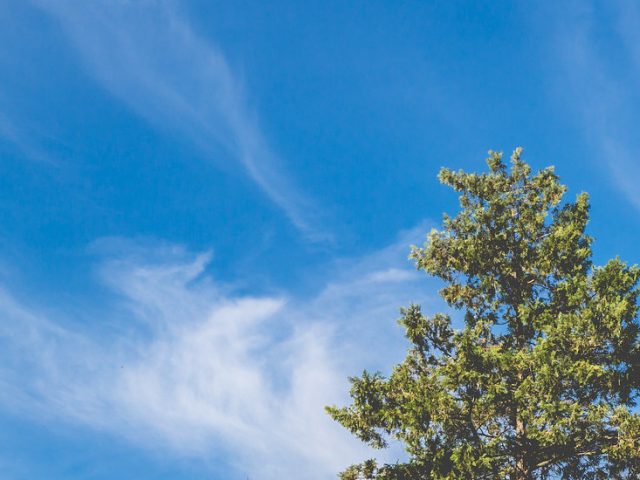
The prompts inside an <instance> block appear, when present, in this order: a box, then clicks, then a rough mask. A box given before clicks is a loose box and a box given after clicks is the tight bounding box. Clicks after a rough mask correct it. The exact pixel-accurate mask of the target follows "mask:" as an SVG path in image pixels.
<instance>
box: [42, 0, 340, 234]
mask: <svg viewBox="0 0 640 480" xmlns="http://www.w3.org/2000/svg"><path fill="white" fill-rule="evenodd" d="M36 4H37V5H39V6H41V7H42V8H44V9H45V10H46V11H48V12H50V13H51V14H52V15H53V16H54V17H55V18H56V19H57V20H58V21H59V22H60V25H61V26H62V28H63V29H64V31H65V32H66V33H67V34H68V36H69V38H70V40H71V43H72V44H73V45H74V47H75V48H76V49H77V51H78V52H79V53H80V54H81V57H82V58H83V59H84V62H85V64H86V65H87V67H88V69H89V71H90V72H91V74H92V75H93V76H94V77H95V78H96V79H97V81H98V82H100V83H101V84H102V85H103V86H104V87H105V88H106V89H108V91H110V92H111V93H112V94H113V95H114V96H116V97H117V98H119V99H121V100H122V101H123V102H124V103H125V104H126V105H128V106H129V107H130V108H132V109H133V110H134V111H135V112H136V113H137V114H139V115H140V116H142V117H143V118H145V119H146V120H148V121H149V122H151V123H152V124H154V125H155V126H157V127H159V128H161V129H164V130H166V131H170V132H174V133H177V134H179V135H180V136H181V137H183V138H186V139H188V140H189V141H190V142H192V143H193V144H194V145H196V146H197V147H199V148H200V149H202V150H203V151H204V152H205V153H206V154H207V155H208V156H209V157H210V158H212V159H213V160H215V161H221V160H220V159H221V158H222V157H229V156H231V157H232V158H233V159H235V160H236V161H237V162H239V164H240V165H241V166H242V168H243V169H244V171H245V172H246V174H247V175H248V176H249V177H250V178H251V179H252V180H253V181H254V182H255V183H256V184H257V185H258V186H259V187H260V188H261V189H262V190H263V191H264V193H265V194H266V195H267V196H268V197H269V198H270V199H271V200H272V201H273V202H274V203H275V204H277V205H278V206H279V207H280V208H281V209H282V210H283V211H284V212H285V214H286V215H287V217H288V218H289V219H290V220H291V222H293V224H294V225H295V226H296V227H297V228H298V229H300V230H301V231H302V232H303V233H304V234H305V235H306V236H307V237H309V238H311V239H314V240H326V239H328V237H329V235H328V234H327V232H326V231H325V228H324V226H323V225H322V219H321V218H320V215H319V209H318V206H317V205H314V203H313V202H312V201H311V200H310V199H309V198H308V196H307V195H305V194H303V193H302V192H301V190H300V189H299V188H297V187H296V186H295V185H294V182H293V181H292V179H291V178H290V176H289V175H288V174H287V173H286V167H285V165H284V162H283V161H282V160H281V159H280V158H279V157H278V156H277V154H275V153H274V152H273V150H272V149H271V147H270V146H269V145H268V142H267V140H266V139H265V137H264V135H263V133H262V131H261V128H260V125H259V121H258V119H257V115H256V113H255V112H254V111H253V110H252V109H251V108H250V106H249V103H248V101H247V98H246V95H245V93H244V91H243V86H242V84H241V82H240V80H239V79H238V78H237V76H236V75H235V74H234V72H233V71H232V69H231V68H230V66H229V63H228V62H227V60H226V58H225V56H224V54H223V52H222V51H221V49H220V48H219V47H218V46H217V45H214V44H213V43H212V42H211V41H209V40H208V39H205V38H203V37H200V36H198V35H197V34H196V33H195V32H194V31H193V29H192V28H191V26H190V25H189V22H188V21H187V20H186V18H185V17H184V16H182V15H181V14H180V13H179V12H178V11H177V10H176V9H175V8H174V6H173V3H170V2H163V1H157V2H156V1H152V2H151V1H143V2H126V1H118V2H69V1H46V0H42V1H36Z"/></svg>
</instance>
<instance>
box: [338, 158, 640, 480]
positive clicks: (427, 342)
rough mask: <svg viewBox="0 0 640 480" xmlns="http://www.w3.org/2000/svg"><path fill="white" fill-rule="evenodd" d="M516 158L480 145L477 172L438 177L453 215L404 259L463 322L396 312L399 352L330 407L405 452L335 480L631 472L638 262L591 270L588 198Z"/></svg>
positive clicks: (637, 469) (636, 470)
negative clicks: (432, 281)
mask: <svg viewBox="0 0 640 480" xmlns="http://www.w3.org/2000/svg"><path fill="white" fill-rule="evenodd" d="M521 151H522V150H521V149H520V148H518V149H516V150H515V152H514V153H513V155H512V157H511V162H512V165H511V168H508V166H507V165H506V164H505V162H504V161H503V159H502V155H501V154H500V153H495V152H489V154H490V156H489V158H488V159H487V163H488V166H489V172H488V173H483V174H475V173H465V172H463V171H457V172H454V171H451V170H448V169H442V170H441V171H440V174H439V179H440V181H441V182H442V183H444V184H446V185H449V186H450V187H452V188H453V189H454V190H455V191H457V192H459V193H460V207H461V209H460V211H459V213H458V214H457V215H456V216H455V217H453V218H450V217H449V216H447V215H445V216H444V221H443V229H442V230H433V231H431V233H429V234H428V237H427V242H426V243H425V245H424V248H417V247H413V248H412V252H411V255H410V256H411V258H413V259H414V260H415V262H416V266H417V268H418V269H421V270H424V271H425V272H426V273H427V274H429V275H433V276H435V277H438V278H440V279H442V280H443V281H444V282H445V285H446V286H445V287H444V288H443V289H442V290H441V292H440V293H441V295H442V297H443V298H444V300H445V301H446V302H447V304H448V305H449V306H450V307H452V308H453V309H458V310H461V311H462V312H463V314H464V322H463V323H462V321H461V325H457V324H456V323H453V324H452V320H451V318H450V317H449V316H448V315H446V314H443V313H436V314H435V315H432V316H427V315H425V314H424V313H423V312H422V311H421V308H420V307H419V306H417V305H411V306H409V307H408V308H405V309H402V311H401V312H402V317H401V319H400V320H399V323H400V324H401V325H402V327H404V329H405V331H406V337H407V339H408V340H409V342H410V349H409V351H408V354H407V356H406V359H405V360H404V361H403V362H402V363H400V364H398V365H396V366H395V367H393V370H392V372H391V373H390V375H388V376H383V375H381V374H380V373H368V372H366V371H365V372H364V373H363V374H362V376H360V377H356V378H352V379H351V384H352V387H351V397H352V404H351V405H350V406H347V407H344V408H338V407H328V408H327V410H328V412H329V414H330V415H331V416H332V417H333V418H334V419H335V420H337V421H338V422H340V423H341V424H342V425H343V426H344V427H346V428H347V429H349V430H350V431H351V432H352V433H353V434H355V435H356V436H357V437H359V438H360V439H361V440H362V441H364V442H366V443H367V444H369V445H371V446H373V447H376V448H384V447H385V446H387V445H388V442H389V441H394V442H400V443H401V444H402V446H403V447H404V449H405V450H406V453H407V459H406V460H405V461H402V462H398V463H394V464H385V465H378V464H377V463H376V461H374V460H369V461H366V462H364V463H362V464H359V465H354V466H351V467H349V468H348V469H347V470H346V471H345V472H343V473H342V474H340V477H341V478H342V479H343V480H356V479H387V480H389V479H421V480H422V479H424V480H426V479H430V480H431V479H432V480H436V479H510V480H532V479H553V478H562V479H580V480H582V479H639V478H640V414H639V410H638V408H637V407H636V402H637V400H638V398H639V396H640V340H639V329H640V325H639V323H638V319H637V314H638V307H637V298H638V287H637V285H638V279H639V277H640V269H639V268H638V267H636V266H628V265H627V264H625V263H623V262H622V261H621V260H619V259H618V258H615V259H613V260H610V261H609V262H608V263H607V264H606V265H605V266H602V267H596V266H594V265H593V264H592V261H591V243H592V239H591V238H590V237H589V236H588V235H587V234H586V233H585V227H586V225H587V222H588V219H589V202H588V197H587V195H586V194H585V193H582V194H580V195H578V196H577V198H576V199H575V201H574V202H563V201H562V198H563V195H564V194H565V191H566V188H565V186H563V185H561V184H560V182H559V179H558V177H557V176H556V174H555V173H554V170H553V168H546V169H544V170H542V171H540V172H538V173H535V174H533V173H532V171H531V167H530V166H529V165H528V164H527V163H525V162H524V161H523V160H522V159H521ZM454 326H459V327H460V328H454Z"/></svg>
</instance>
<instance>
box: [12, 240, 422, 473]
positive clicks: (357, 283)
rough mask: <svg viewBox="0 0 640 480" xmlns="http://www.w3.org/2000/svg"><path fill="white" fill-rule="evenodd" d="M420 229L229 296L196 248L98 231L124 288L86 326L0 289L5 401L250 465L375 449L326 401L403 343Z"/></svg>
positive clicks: (319, 467) (269, 467)
mask: <svg viewBox="0 0 640 480" xmlns="http://www.w3.org/2000/svg"><path fill="white" fill-rule="evenodd" d="M419 239H420V235H419V234H418V233H417V231H411V232H407V233H406V234H404V235H403V236H402V237H400V238H399V240H398V242H397V243H396V244H394V245H392V246H390V247H388V248H386V249H383V250H381V251H378V252H374V253H372V254H370V255H368V256H366V257H363V258H359V259H353V260H346V261H344V262H342V263H341V265H340V267H339V268H337V270H336V271H335V272H334V274H333V275H332V278H331V280H330V281H329V282H328V283H327V284H326V286H325V287H323V288H322V289H321V290H320V291H318V292H317V294H316V295H314V296H313V297H312V298H304V299H303V298H299V299H298V298H293V297H288V298H287V297H283V296H280V297H260V298H256V297H246V296H244V297H243V296H237V295H234V294H233V292H231V291H229V289H228V288H227V287H226V286H225V285H224V284H222V283H220V282H216V281H215V280H214V279H212V278H210V277H208V276H207V275H205V274H204V273H203V272H204V267H205V265H206V263H207V262H208V261H209V259H210V256H209V254H206V253H205V254H200V255H196V254H192V253H189V252H186V251H184V250H182V249H180V248H177V247H173V246H164V247H156V248H153V249H150V248H149V247H148V246H146V247H145V248H140V247H139V246H138V245H136V244H135V243H131V242H127V241H122V240H120V241H115V240H105V241H102V242H100V244H99V245H98V246H97V247H95V248H94V250H97V251H100V252H103V255H106V257H105V259H104V260H103V261H101V263H100V268H99V270H98V271H99V276H100V278H101V281H102V282H103V283H104V284H106V285H108V286H110V287H111V289H112V290H113V291H115V292H117V293H118V298H119V300H118V302H117V303H116V304H110V305H105V306H103V307H104V308H102V310H103V311H104V312H106V313H105V314H104V317H103V318H100V319H93V325H95V326H94V327H92V329H91V330H90V331H89V333H87V332H85V333H79V332H78V331H77V329H76V330H73V329H71V327H70V325H73V324H75V325H77V324H78V322H79V321H80V320H82V319H69V318H66V317H65V314H64V311H63V312H62V313H59V314H55V315H54V314H51V313H50V312H49V313H47V314H45V313H42V312H37V311H33V310H32V309H29V308H27V307H25V306H24V304H25V302H20V301H18V300H16V299H15V297H14V296H12V295H10V294H9V293H7V292H6V291H2V295H0V345H1V347H2V348H0V352H2V353H0V383H2V385H3V388H2V389H0V402H1V403H2V404H3V405H4V408H11V409H14V410H15V411H17V412H19V413H21V414H23V415H32V416H36V417H37V418H42V417H44V418H47V417H48V418H56V419H58V420H57V421H60V419H62V421H67V422H68V421H70V422H75V423H79V424H83V425H86V426H88V427H89V428H94V429H98V430H105V431H109V432H111V433H112V434H116V435H119V436H121V437H123V438H125V439H126V440H127V441H130V442H133V443H136V444H139V445H141V446H143V447H154V448H163V449H166V450H167V451H170V452H174V454H177V455H190V456H191V455H195V456H200V457H203V458H211V457H212V456H213V457H215V458H219V459H224V460H226V461H228V462H230V463H231V464H232V465H234V467H235V470H236V471H237V472H241V473H244V474H249V475H252V476H255V478H263V479H276V478H278V479H280V478H309V479H324V478H334V476H335V473H336V472H337V471H339V470H340V469H342V468H344V467H345V466H346V465H347V464H349V463H351V462H354V461H358V460H361V459H363V458H366V457H367V456H371V455H372V454H373V453H372V452H367V451H365V450H364V449H363V447H362V446H361V445H359V444H358V442H356V441H355V440H354V439H353V438H351V436H350V435H349V434H348V433H347V432H345V431H343V430H342V429H341V427H339V426H338V425H337V424H335V423H334V422H332V421H331V420H330V419H329V418H328V417H327V416H326V415H325V414H324V411H323V406H324V405H326V404H332V403H343V402H345V401H346V398H345V397H346V391H347V382H346V377H347V376H348V375H352V374H356V373H358V372H359V371H361V369H362V368H363V367H364V366H368V367H370V368H386V367H388V366H389V364H390V363H391V362H392V361H394V360H397V359H399V358H400V357H401V356H402V354H403V352H404V344H403V342H402V340H401V332H400V331H399V329H398V328H397V326H396V325H394V322H393V319H394V318H395V317H396V316H397V309H398V307H399V306H401V305H404V304H407V303H408V302H410V301H422V302H425V303H432V299H430V298H429V296H428V295H427V294H426V293H427V292H433V290H434V289H433V288H427V289H425V281H424V278H423V277H422V276H421V275H419V274H417V273H416V272H415V271H413V270H412V267H411V265H410V264H409V263H408V262H407V261H406V253H407V245H408V244H410V243H415V242H416V241H419ZM104 252H108V253H104ZM403 259H404V265H403ZM62 308H64V307H62ZM25 372H28V374H27V375H25Z"/></svg>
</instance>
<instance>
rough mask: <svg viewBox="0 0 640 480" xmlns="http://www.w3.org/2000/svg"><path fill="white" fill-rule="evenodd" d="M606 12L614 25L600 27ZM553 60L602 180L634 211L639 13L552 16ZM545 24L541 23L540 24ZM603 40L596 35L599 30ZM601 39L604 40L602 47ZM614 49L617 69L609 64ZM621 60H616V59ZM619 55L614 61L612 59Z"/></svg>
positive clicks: (591, 7)
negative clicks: (594, 153)
mask: <svg viewBox="0 0 640 480" xmlns="http://www.w3.org/2000/svg"><path fill="white" fill-rule="evenodd" d="M601 8H604V9H605V10H608V12H607V13H608V14H610V16H611V18H613V19H614V24H609V23H606V22H603V18H609V15H604V12H602V11H601V10H600V9H601ZM555 16H556V17H557V18H558V19H561V20H558V21H557V23H556V27H555V28H556V31H555V38H554V41H553V42H552V45H551V46H552V48H553V51H554V55H557V59H558V60H559V61H560V63H561V65H562V70H561V72H562V73H563V75H562V76H561V77H560V79H561V81H562V82H563V83H562V87H561V94H562V99H561V101H562V102H565V103H567V104H568V106H569V107H570V110H573V111H574V112H577V113H578V115H579V117H578V118H579V119H580V126H581V127H582V130H583V131H584V133H585V140H586V141H587V142H588V143H589V144H590V145H591V146H592V147H593V148H595V149H596V151H597V152H598V160H599V162H600V163H602V165H603V166H604V167H605V169H606V172H604V173H605V174H608V175H609V178H610V179H611V180H612V181H613V183H614V184H615V185H616V187H617V188H618V189H619V190H620V191H621V192H622V193H623V194H624V195H625V196H626V198H627V200H628V201H629V202H630V203H631V204H632V205H633V206H634V207H635V208H636V209H640V190H638V188H637V183H638V181H640V164H639V163H638V161H637V158H636V156H637V154H636V153H635V152H637V151H638V150H639V149H640V143H639V142H638V135H637V129H636V128H634V125H637V123H638V120H639V118H638V116H637V113H636V111H635V107H636V106H637V105H638V102H639V101H640V98H639V97H638V95H637V93H636V92H637V86H638V85H639V84H640V47H639V46H638V45H640V35H639V34H638V30H637V25H638V22H639V21H640V11H639V10H638V8H637V5H635V4H633V3H632V2H617V3H611V4H604V5H597V4H594V3H593V2H587V3H585V2H573V3H572V4H571V6H570V7H568V8H566V9H564V10H563V11H562V14H558V12H557V11H556V12H555ZM545 22H546V19H545ZM603 29H604V30H605V31H606V35H603V34H602V30H603ZM603 39H606V40H607V41H606V42H605V41H604V40H603ZM611 49H615V51H616V56H615V57H616V59H617V62H619V63H615V62H614V63H612V59H611V57H612V55H609V54H607V52H609V51H611ZM620 54H621V55H620ZM618 55H620V56H618Z"/></svg>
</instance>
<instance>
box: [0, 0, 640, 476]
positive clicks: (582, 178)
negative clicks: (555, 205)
mask: <svg viewBox="0 0 640 480" xmlns="http://www.w3.org/2000/svg"><path fill="white" fill-rule="evenodd" d="M639 25H640V4H638V3H637V2H631V1H630V2H613V1H602V2H591V1H579V2H578V1H576V2H570V1H568V2H555V1H547V2H525V1H522V2H518V1H494V2H469V1H465V2H462V1H447V2H435V1H406V2H404V1H403V2H399V1H387V2H384V1H352V2H345V1H331V0H323V1H318V2H316V1H305V2H301V1H280V0H274V1H268V2H264V1H254V2H248V1H244V0H235V1H228V2H222V1H208V0H207V1H205V0H202V1H183V2H178V1H175V2H172V1H151V0H148V1H147V0H142V1H124V0H114V1H64V0H57V1H56V0H52V1H45V0H42V1H40V0H34V1H31V0H29V1H21V0H6V1H3V2H0V247H1V248H0V478H2V479H7V480H18V479H25V480H27V479H29V480H33V479H47V480H57V479H95V480H106V479H128V478H131V479H136V480H151V479H154V480H155V479H172V480H183V479H184V480H187V479H189V480H191V479H210V480H217V479H221V480H222V479H224V480H245V479H247V478H250V479H252V480H256V479H264V480H275V479H296V480H306V479H308V480H325V479H331V478H335V475H336V473H337V472H338V471H341V470H343V469H344V468H345V467H346V466H347V465H349V464H351V463H355V462H359V461H362V460H364V459H366V458H370V457H371V456H372V455H378V456H379V457H380V458H382V459H385V460H388V461H392V460H393V459H394V458H398V455H401V452H398V451H395V450H394V449H393V448H392V449H391V450H390V451H387V452H372V451H370V450H368V449H366V448H365V447H364V446H362V445H361V444H360V442H358V441H357V440H355V439H354V438H353V437H352V436H351V435H350V434H349V433H348V432H347V431H346V430H344V429H343V428H342V427H340V426H339V425H338V424H336V423H334V422H333V421H332V420H331V419H330V418H329V417H328V416H327V415H326V414H325V412H324V410H323V407H324V405H327V404H341V405H342V404H345V403H346V402H347V401H348V387H349V384H348V380H347V378H348V376H350V375H357V374H359V373H360V372H362V370H363V369H364V368H368V369H372V370H378V369H379V370H381V371H383V372H384V371H388V368H389V365H392V364H393V363H394V362H397V361H399V360H400V359H401V358H402V357H403V356H404V352H405V349H406V344H405V342H404V340H403V338H402V331H401V330H400V328H398V326H397V325H396V319H397V318H398V316H399V313H398V310H399V308H400V307H401V306H403V305H405V306H406V305H408V304H409V303H411V302H415V303H420V304H421V305H422V306H423V310H424V311H425V313H435V312H438V311H442V310H446V307H445V306H444V305H443V302H442V301H441V300H440V299H439V297H438V289H439V288H440V285H439V284H438V282H437V281H435V280H432V279H429V278H427V277H425V276H424V275H423V274H422V273H421V272H417V271H416V270H415V268H414V266H413V265H412V263H411V262H410V261H409V260H408V259H407V256H408V253H409V247H410V245H412V244H421V243H422V242H423V241H424V238H425V234H426V233H427V232H428V230H430V229H431V228H433V227H437V226H438V225H439V224H440V221H441V216H442V213H443V212H449V213H455V212H456V211H457V197H456V195H455V193H453V192H452V191H450V190H449V189H448V188H446V187H444V186H442V185H440V184H439V182H438V180H437V178H436V175H437V173H438V170H439V169H440V168H441V167H443V166H447V167H450V168H453V169H458V168H462V169H465V170H469V171H483V170H485V169H486V164H485V158H486V157H487V151H488V150H489V149H493V150H503V151H504V152H505V155H507V156H508V155H509V154H510V153H511V151H512V150H513V149H514V148H515V147H517V146H520V145H521V146H523V147H524V155H523V158H524V159H525V160H526V161H528V162H529V163H530V164H531V165H532V166H533V168H534V169H541V168H544V167H546V166H548V165H555V167H556V172H557V173H558V175H559V176H560V178H561V180H562V181H563V183H565V184H567V185H568V186H569V192H568V196H569V197H568V198H570V199H571V198H574V197H575V195H576V194H578V193H579V192H582V191H587V192H589V193H590V195H591V203H592V216H591V222H590V224H589V227H588V231H589V233H590V234H591V235H592V236H593V237H594V238H595V242H594V259H595V262H596V263H604V262H605V261H606V260H607V259H608V258H610V257H614V256H616V255H619V256H620V257H621V258H622V259H624V260H626V261H629V262H631V263H635V262H638V261H639V260H640V258H639V257H640V250H639V248H638V240H637V239H638V233H640V217H639V215H638V212H639V210H640V188H639V187H638V182H639V181H640V161H639V160H638V159H637V152H638V151H640V135H638V126H639V125H640V88H639V87H640V29H639V28H638V26H639Z"/></svg>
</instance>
